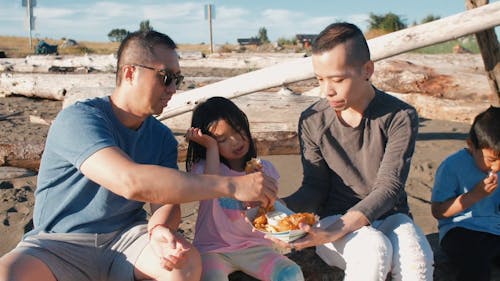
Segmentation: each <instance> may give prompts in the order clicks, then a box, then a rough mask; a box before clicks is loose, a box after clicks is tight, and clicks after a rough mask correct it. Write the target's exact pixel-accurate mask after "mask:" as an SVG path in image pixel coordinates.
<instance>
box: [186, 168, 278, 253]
mask: <svg viewBox="0 0 500 281" xmlns="http://www.w3.org/2000/svg"><path fill="white" fill-rule="evenodd" d="M220 165H221V166H220V174H221V175H224V176H242V175H245V172H238V171H234V170H231V169H230V168H229V167H227V166H226V165H224V164H222V163H221V164H220ZM262 165H263V167H264V170H263V171H264V173H265V174H266V175H269V176H271V177H273V178H275V179H276V180H278V179H279V173H278V171H277V170H276V168H275V167H274V166H273V165H272V164H271V162H269V161H266V160H262ZM204 169H205V161H204V160H201V161H200V162H198V163H196V165H194V167H193V169H192V171H191V172H192V173H195V174H203V171H204ZM242 211H244V207H243V202H241V201H238V200H235V199H232V198H225V197H224V198H217V199H210V200H203V201H200V207H199V211H198V219H197V220H196V228H195V237H194V241H193V244H194V245H195V246H196V248H197V249H198V250H199V251H200V253H208V252H216V253H228V252H234V251H237V250H240V249H247V248H250V247H254V246H271V245H272V242H271V241H269V240H268V239H265V238H264V235H263V234H262V233H260V232H257V231H255V232H252V227H251V225H250V224H249V223H248V222H246V221H245V219H244V218H243V217H242V215H241V213H242Z"/></svg>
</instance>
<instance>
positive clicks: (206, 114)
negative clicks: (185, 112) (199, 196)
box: [186, 97, 257, 171]
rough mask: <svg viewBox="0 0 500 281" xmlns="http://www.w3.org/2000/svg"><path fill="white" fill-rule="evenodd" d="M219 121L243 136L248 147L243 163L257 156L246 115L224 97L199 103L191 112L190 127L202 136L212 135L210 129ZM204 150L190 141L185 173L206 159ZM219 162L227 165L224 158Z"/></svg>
mask: <svg viewBox="0 0 500 281" xmlns="http://www.w3.org/2000/svg"><path fill="white" fill-rule="evenodd" d="M219 120H224V121H226V122H227V123H228V124H229V126H231V127H232V128H233V129H234V130H236V131H238V132H241V133H242V134H244V137H245V138H247V139H248V141H249V143H250V145H249V149H248V152H247V154H246V155H245V162H246V161H248V160H250V159H251V158H252V157H256V156H257V152H256V149H255V144H254V142H253V139H252V135H251V133H250V125H249V123H248V118H247V116H246V114H245V113H244V112H243V111H241V109H239V108H238V106H236V104H234V103H233V102H232V101H231V100H229V99H227V98H224V97H212V98H209V99H207V100H206V101H204V102H202V103H200V104H199V105H198V106H196V108H195V109H194V111H193V117H192V121H191V127H193V128H199V129H201V132H202V133H203V134H207V135H212V133H211V132H210V129H212V126H213V125H215V124H216V123H217V121H219ZM206 153H207V151H206V149H205V147H204V146H202V145H199V144H198V143H196V142H194V141H190V142H189V145H188V150H187V156H186V171H191V168H192V167H193V165H194V164H195V163H197V162H198V161H200V160H201V159H205V158H206ZM220 161H221V162H222V163H224V164H226V165H228V162H227V160H226V159H225V158H224V157H222V156H221V157H220Z"/></svg>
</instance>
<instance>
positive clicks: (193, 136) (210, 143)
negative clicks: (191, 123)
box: [185, 128, 217, 148]
mask: <svg viewBox="0 0 500 281" xmlns="http://www.w3.org/2000/svg"><path fill="white" fill-rule="evenodd" d="M185 138H186V141H194V142H196V143H197V144H199V145H202V146H203V147H205V148H210V147H215V146H217V140H215V139H214V138H213V137H212V136H210V135H207V134H203V133H202V132H201V129H200V128H189V129H188V130H187V132H186V135H185Z"/></svg>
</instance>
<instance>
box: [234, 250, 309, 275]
mask: <svg viewBox="0 0 500 281" xmlns="http://www.w3.org/2000/svg"><path fill="white" fill-rule="evenodd" d="M228 256H229V257H230V258H231V260H232V261H233V262H234V264H235V265H236V266H238V268H239V270H241V271H243V272H245V273H246V274H248V275H251V276H253V277H255V278H257V279H259V280H270V281H304V276H303V274H302V270H301V269H300V267H299V266H298V265H297V264H296V263H295V262H293V261H292V260H290V259H288V258H287V257H285V256H284V255H282V254H279V253H277V252H276V251H275V250H273V249H272V248H271V247H266V246H259V247H252V248H249V249H245V250H243V251H239V252H237V253H231V254H229V255H228Z"/></svg>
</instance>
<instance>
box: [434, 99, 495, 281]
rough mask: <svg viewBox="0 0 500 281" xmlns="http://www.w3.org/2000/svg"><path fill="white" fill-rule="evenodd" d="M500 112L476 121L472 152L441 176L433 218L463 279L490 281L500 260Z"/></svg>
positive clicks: (449, 163) (449, 161) (453, 159)
mask: <svg viewBox="0 0 500 281" xmlns="http://www.w3.org/2000/svg"><path fill="white" fill-rule="evenodd" d="M499 170H500V108H499V107H493V106H491V107H490V108H489V109H487V110H486V111H484V112H482V113H480V114H479V115H477V116H476V118H475V119H474V122H473V124H472V127H471V129H470V132H469V136H468V138H467V148H464V149H462V150H459V151H458V152H455V153H454V154H452V155H450V156H449V157H448V158H446V159H445V160H444V161H443V163H441V165H440V166H439V168H438V170H437V172H436V178H435V181H434V188H433V190H432V199H431V201H432V215H433V216H434V217H435V218H436V219H438V222H439V224H438V227H439V240H440V245H441V248H442V249H443V250H444V252H445V253H446V254H447V255H448V257H449V258H450V260H451V262H452V263H453V264H455V265H456V266H457V269H458V275H457V280H490V274H491V268H490V264H491V260H492V259H494V258H496V257H500V188H498V187H499V183H498V177H499Z"/></svg>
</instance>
